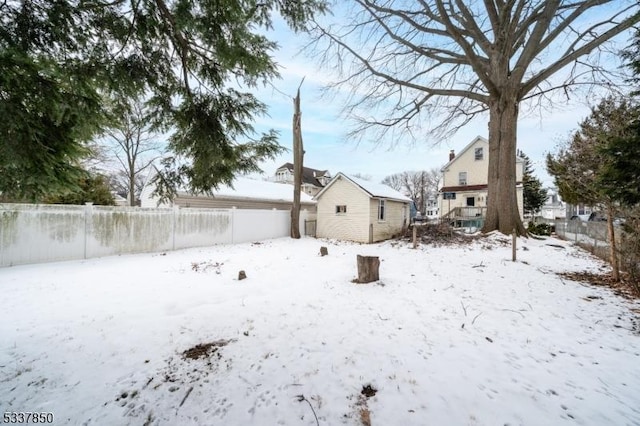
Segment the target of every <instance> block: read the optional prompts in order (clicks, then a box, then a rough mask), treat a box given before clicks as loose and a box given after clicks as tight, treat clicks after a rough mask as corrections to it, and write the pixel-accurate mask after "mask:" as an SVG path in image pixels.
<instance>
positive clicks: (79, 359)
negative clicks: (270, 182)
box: [0, 236, 640, 426]
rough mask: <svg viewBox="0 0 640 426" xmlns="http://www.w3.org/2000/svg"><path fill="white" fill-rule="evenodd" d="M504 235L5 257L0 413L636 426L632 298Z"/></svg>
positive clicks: (128, 419) (536, 244)
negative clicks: (30, 259) (370, 261)
mask: <svg viewBox="0 0 640 426" xmlns="http://www.w3.org/2000/svg"><path fill="white" fill-rule="evenodd" d="M503 238H504V237H503ZM503 241H504V240H501V238H499V237H496V236H491V237H489V238H485V239H481V240H478V241H476V242H474V243H472V244H469V245H466V246H456V247H433V246H428V245H423V246H421V247H420V248H419V249H418V250H412V249H411V248H410V245H409V244H408V243H397V242H385V243H381V244H374V245H357V244H349V243H337V242H329V241H319V240H314V239H309V238H307V239H302V240H298V241H295V240H290V239H278V240H270V241H265V242H263V243H261V244H240V245H224V246H215V247H209V248H203V249H189V250H184V251H177V252H168V253H166V254H142V255H131V256H120V257H110V258H102V259H93V260H86V261H73V262H62V263H51V264H43V265H27V266H19V267H12V268H3V269H0V291H1V292H2V295H3V307H2V321H1V323H0V408H1V409H2V412H3V413H4V412H24V411H31V412H52V413H53V414H54V416H55V424H59V425H64V424H83V425H84V424H86V425H126V424H132V425H143V424H144V425H156V424H157V425H316V424H320V425H323V426H327V425H342V424H345V425H362V424H365V423H366V422H367V420H370V423H371V424H372V425H438V426H439V425H506V424H508V425H512V426H513V425H565V424H566V425H574V424H575V425H597V426H600V425H639V424H640V368H639V367H638V366H639V365H640V335H639V334H638V331H637V325H638V324H637V320H636V317H637V316H638V315H639V314H638V312H640V310H639V308H640V305H638V304H637V303H633V302H630V301H627V300H625V299H622V298H620V297H618V296H615V295H613V294H612V292H611V291H610V290H608V289H605V288H601V287H590V286H586V285H584V284H580V283H577V282H573V281H569V280H567V279H561V278H560V277H559V276H558V275H556V272H560V271H592V272H598V271H604V270H606V268H605V266H604V265H603V264H602V263H601V262H600V261H599V260H597V259H595V258H593V257H591V256H590V255H588V254H587V253H586V252H584V251H582V250H580V249H577V248H575V247H573V246H572V245H571V244H570V243H566V242H563V241H559V240H553V239H550V240H546V241H539V240H533V239H525V240H519V242H518V243H519V250H518V261H517V262H515V263H514V262H511V260H510V258H511V248H510V246H509V245H506V244H505V243H504V242H503ZM549 244H555V245H560V246H562V248H561V247H555V246H552V245H549ZM321 245H326V246H327V247H328V249H329V255H328V256H326V257H320V256H319V255H318V252H319V248H320V246H321ZM525 248H526V249H525ZM357 254H365V255H377V256H380V258H381V261H382V263H381V267H380V278H381V281H380V282H379V283H374V284H366V285H361V284H353V283H352V282H351V280H352V279H353V278H355V277H356V275H357V273H356V255H357ZM241 269H243V270H246V273H247V276H248V278H247V279H246V280H243V281H238V280H237V276H238V271H239V270H241ZM208 343H213V345H211V346H210V350H209V352H207V353H205V354H202V353H200V352H202V351H200V352H198V351H190V352H186V354H188V355H191V357H186V356H185V351H187V350H189V349H191V348H194V347H196V345H199V344H208ZM200 349H203V348H202V347H201V348H200ZM204 349H206V347H205V348H204ZM198 355H205V356H203V357H198ZM192 358H193V359H192ZM365 387H366V389H367V390H370V391H371V392H368V393H367V394H368V395H370V396H365V395H363V394H362V391H363V388H365ZM374 390H376V391H377V392H375V395H372V394H373V393H374V392H373V391H374ZM303 398H304V399H303ZM314 412H315V415H317V418H318V420H317V421H316V419H315V417H314ZM363 422H364V423H363Z"/></svg>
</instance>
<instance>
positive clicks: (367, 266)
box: [358, 255, 380, 284]
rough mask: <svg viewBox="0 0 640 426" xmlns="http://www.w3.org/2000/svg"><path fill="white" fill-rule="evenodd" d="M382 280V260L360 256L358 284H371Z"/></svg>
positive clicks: (375, 257)
mask: <svg viewBox="0 0 640 426" xmlns="http://www.w3.org/2000/svg"><path fill="white" fill-rule="evenodd" d="M379 279H380V258H378V257H377V256H360V255H358V283H359V284H364V283H370V282H373V281H378V280H379Z"/></svg>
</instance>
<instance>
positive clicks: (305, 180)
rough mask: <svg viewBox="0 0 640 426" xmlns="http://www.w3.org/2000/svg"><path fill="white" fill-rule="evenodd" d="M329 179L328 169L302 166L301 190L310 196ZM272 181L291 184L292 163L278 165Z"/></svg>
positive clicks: (325, 184)
mask: <svg viewBox="0 0 640 426" xmlns="http://www.w3.org/2000/svg"><path fill="white" fill-rule="evenodd" d="M330 180H331V174H330V173H329V171H328V170H317V169H312V168H310V167H303V168H302V192H305V193H307V194H309V195H311V196H312V197H313V196H314V195H316V194H317V193H319V192H320V191H321V190H322V188H324V187H325V186H327V184H328V183H329V181H330ZM273 181H274V182H278V183H289V184H291V185H293V164H291V163H284V164H283V165H282V166H280V167H278V169H277V170H276V175H275V178H274V179H273Z"/></svg>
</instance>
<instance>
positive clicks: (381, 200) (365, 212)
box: [315, 173, 412, 243]
mask: <svg viewBox="0 0 640 426" xmlns="http://www.w3.org/2000/svg"><path fill="white" fill-rule="evenodd" d="M315 200H316V201H317V202H318V205H317V208H318V210H317V224H316V236H317V237H320V238H335V239H338V240H348V241H356V242H361V243H373V242H375V241H382V240H386V239H389V238H392V237H394V236H396V235H400V234H402V233H403V232H404V231H405V230H406V227H407V226H408V224H409V212H410V204H411V202H412V201H411V199H410V198H408V197H406V196H405V195H403V194H401V193H400V192H398V191H396V190H395V189H393V188H391V187H389V186H387V185H383V184H380V183H373V182H369V181H366V180H363V179H359V178H355V177H352V176H347V175H345V174H344V173H338V174H337V175H336V176H335V177H334V178H333V179H332V180H331V181H330V182H329V183H328V184H327V186H325V187H324V188H323V189H322V191H320V192H319V193H318V195H316V196H315Z"/></svg>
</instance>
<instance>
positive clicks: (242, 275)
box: [238, 271, 247, 281]
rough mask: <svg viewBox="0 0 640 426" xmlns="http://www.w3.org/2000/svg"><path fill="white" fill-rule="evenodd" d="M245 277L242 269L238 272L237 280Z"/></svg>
mask: <svg viewBox="0 0 640 426" xmlns="http://www.w3.org/2000/svg"><path fill="white" fill-rule="evenodd" d="M245 278H247V274H246V273H245V272H244V271H240V272H238V281H242V280H244V279H245Z"/></svg>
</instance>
